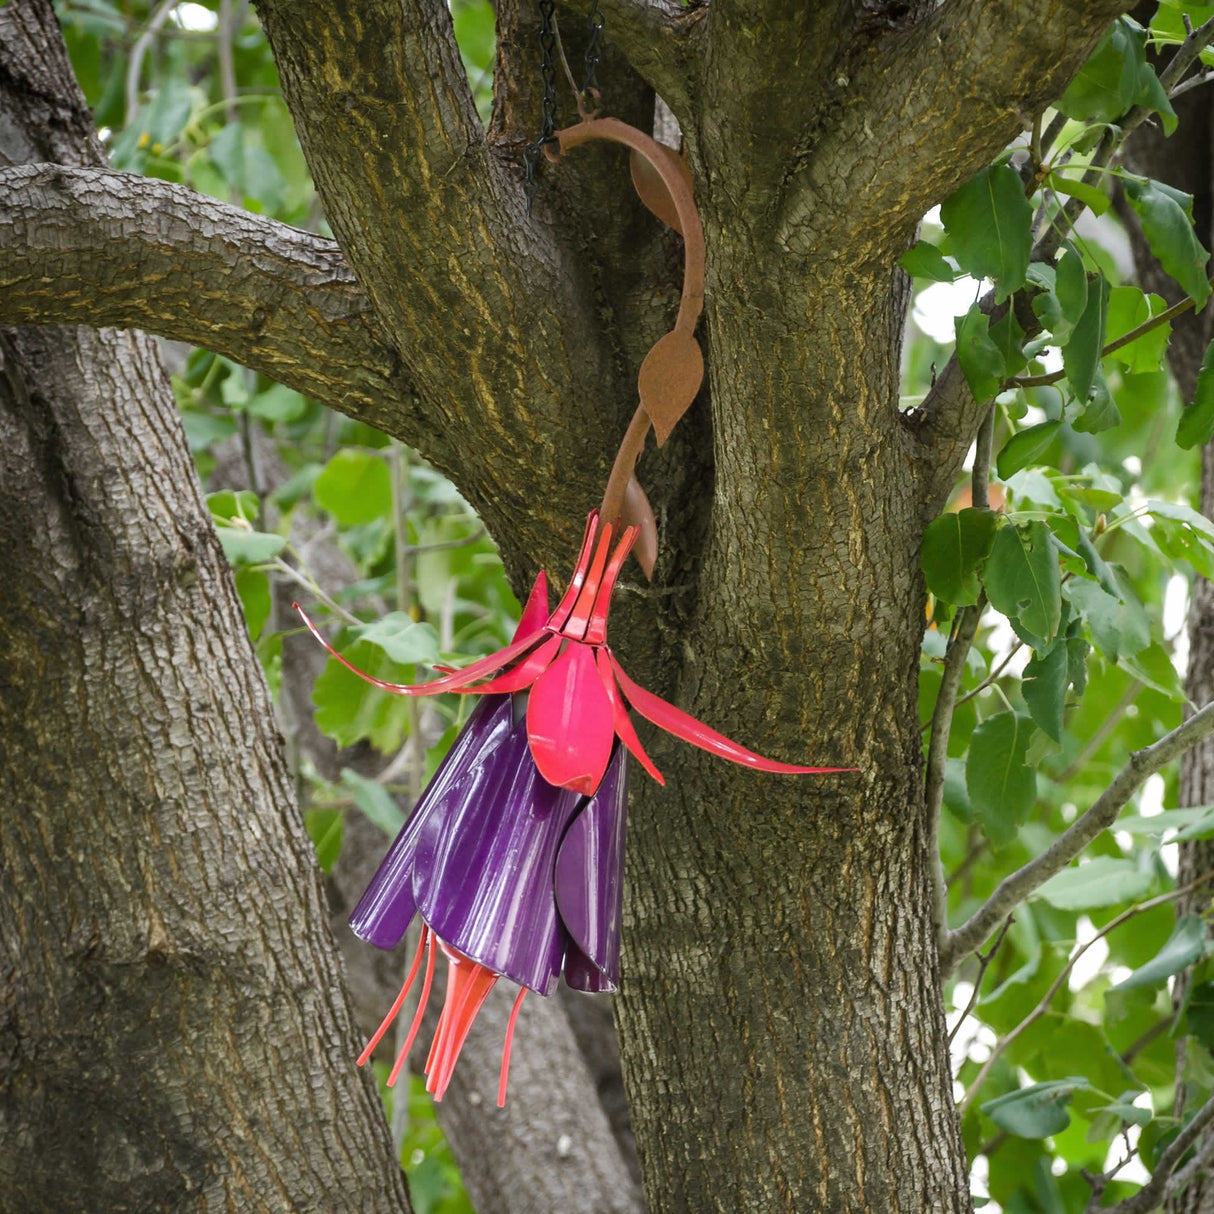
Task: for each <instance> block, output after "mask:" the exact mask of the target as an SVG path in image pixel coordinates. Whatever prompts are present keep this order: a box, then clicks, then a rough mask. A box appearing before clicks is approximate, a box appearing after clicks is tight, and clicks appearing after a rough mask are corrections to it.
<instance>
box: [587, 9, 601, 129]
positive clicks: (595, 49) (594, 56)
mask: <svg viewBox="0 0 1214 1214" xmlns="http://www.w3.org/2000/svg"><path fill="white" fill-rule="evenodd" d="M602 57H603V10H602V9H601V8H600V7H599V0H594V8H592V9H591V10H590V41H589V42H587V43H586V79H585V81H584V82H583V83H582V96H583V97H584V98H586V102H585V104H586V105H587V107H589V108H596V107H593V105H592V103H593V102H596V101H597V99H598V94H599V77H598V70H599V60H600V59H601V58H602ZM592 90H593V92H592Z"/></svg>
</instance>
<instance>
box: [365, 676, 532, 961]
mask: <svg viewBox="0 0 1214 1214" xmlns="http://www.w3.org/2000/svg"><path fill="white" fill-rule="evenodd" d="M510 725H511V720H510V697H509V696H486V697H485V698H484V699H483V700H481V701H480V702H479V703H478V704H477V706H476V708H475V709H473V711H472V713H471V715H470V716H469V718H468V720H467V722H466V724H465V725H464V728H463V729H462V730H461V731H460V734H459V737H457V738H456V739H455V742H454V743H453V744H452V746H451V749H450V750H449V751H448V752H447V754H446V757H445V758H444V759H443V761H442V763H441V764H439V768H438V770H437V771H436V772H435V773H434V778H433V779H432V780H431V781H430V783H429V784H427V785H426V789H425V791H424V792H423V793H422V795H421V796H420V797H419V798H418V801H417V804H416V805H415V806H414V808H413V813H412V814H410V816H409V820H408V822H406V823H405V825H404V827H403V828H402V829H401V831H400V833H399V834H398V835H397V836H396V841H395V842H394V843H393V844H392V847H391V848H390V849H389V851H388V854H387V855H386V856H385V857H384V860H383V863H382V864H380V866H379V868H378V870H377V871H376V873H375V876H374V877H373V878H372V879H371V884H370V885H368V886H367V888H366V890H365V891H364V893H363V896H362V897H361V898H360V899H359V900H358V905H357V906H356V907H355V908H354V913H353V914H352V915H351V916H350V927H351V929H352V930H353V932H354V934H355V935H356V936H358V937H359V938H360V939H361V940H366V941H367V943H368V944H374V945H376V946H377V947H378V948H395V947H396V946H397V945H398V944H399V943H400V941H401V940H402V939H403V937H404V934H405V929H406V928H407V927H408V926H409V924H410V922H411V921H412V919H413V916H414V915H415V914H416V913H417V903H416V902H415V900H414V897H413V860H414V856H415V855H416V853H417V839H418V834H419V831H420V829H421V827H422V825H423V823H425V822H426V820H427V818H428V817H429V816H430V815H431V814H438V815H439V816H440V817H443V816H445V814H446V812H447V809H448V808H449V806H450V805H451V803H452V802H453V801H456V800H457V799H458V798H459V797H460V796H461V795H462V793H461V792H460V786H461V785H462V784H463V782H464V781H465V780H466V779H467V778H468V777H469V775H470V774H471V773H472V772H473V771H475V770H476V769H477V768H478V767H480V766H482V765H483V764H485V763H487V762H489V761H490V760H491V758H492V756H493V754H494V752H495V751H496V749H497V747H498V746H500V745H501V744H502V742H504V741H505V740H506V739H507V738H508V737H509V736H510V732H511V729H510Z"/></svg>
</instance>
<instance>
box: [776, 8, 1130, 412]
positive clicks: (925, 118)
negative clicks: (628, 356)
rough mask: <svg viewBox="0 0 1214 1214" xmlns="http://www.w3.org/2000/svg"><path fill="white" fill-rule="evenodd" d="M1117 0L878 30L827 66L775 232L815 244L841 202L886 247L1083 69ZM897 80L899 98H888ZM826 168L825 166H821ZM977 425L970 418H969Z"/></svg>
mask: <svg viewBox="0 0 1214 1214" xmlns="http://www.w3.org/2000/svg"><path fill="white" fill-rule="evenodd" d="M1124 8H1125V5H1124V4H1122V3H1118V2H1117V0H1069V2H1068V3H1062V4H1059V3H1054V2H1053V0H1026V2H1024V3H1018V4H988V3H984V2H983V0H950V2H949V3H946V4H944V5H942V6H940V7H939V8H937V9H935V10H928V14H929V15H927V16H925V17H924V18H923V19H922V20H918V21H916V22H914V23H913V24H911V25H910V26H909V27H908V28H905V29H895V30H893V31H892V32H890V33H888V34H886V36H884V37H878V38H873V39H872V40H871V42H870V45H869V47H868V49H867V52H866V54H865V56H864V58H863V59H862V60H861V61H860V62H859V63H857V64H854V65H852V64H847V65H845V66H844V67H842V68H832V69H831V72H830V77H831V81H830V84H831V91H832V94H833V95H832V97H831V103H832V106H833V107H834V109H835V110H836V111H837V113H835V114H832V118H835V119H836V120H834V121H832V122H831V124H830V125H829V127H828V128H826V129H825V130H824V129H822V116H821V114H820V113H810V114H808V115H806V121H805V124H804V127H803V133H802V135H801V136H800V140H799V142H800V145H801V147H802V148H803V149H804V150H803V152H802V156H803V159H804V166H805V167H804V168H803V169H802V170H801V171H800V172H798V173H797V174H795V175H794V177H793V178H792V182H793V185H794V187H795V188H792V189H790V190H789V191H788V193H787V196H786V202H785V205H784V207H783V210H782V214H781V216H780V222H779V227H778V239H779V240H780V241H781V243H782V244H783V245H784V246H786V247H787V248H789V249H790V250H792V251H798V250H801V249H805V250H807V251H808V249H809V248H811V247H813V246H814V239H813V238H814V236H815V235H816V226H817V225H816V224H815V215H816V214H818V213H820V212H822V211H826V212H828V213H830V212H834V211H844V210H845V211H846V212H847V213H848V215H849V216H852V217H854V224H852V223H849V224H848V225H847V229H846V230H847V232H848V234H849V236H850V235H851V233H853V232H854V231H864V230H868V231H869V232H870V233H871V234H872V238H873V239H875V240H880V241H883V242H887V243H886V245H885V248H883V250H882V251H883V253H885V252H887V251H888V250H889V249H893V248H898V249H899V251H900V249H901V248H904V247H905V241H906V238H907V236H908V235H909V233H910V231H911V228H912V226H913V225H914V224H915V223H917V222H918V221H919V219H920V217H921V216H922V215H923V214H924V212H925V211H927V209H928V208H929V207H930V206H931V205H932V204H933V203H936V202H939V201H940V200H941V199H943V198H946V197H948V195H949V194H951V193H952V192H953V191H954V190H955V189H956V188H957V187H958V186H959V185H961V183H962V182H963V181H965V180H966V178H968V177H969V176H971V175H972V174H973V172H974V171H975V170H976V169H978V168H980V167H981V166H982V165H983V164H985V163H986V162H987V161H989V160H990V159H991V157H993V156H994V155H995V154H996V153H997V152H998V151H999V150H1000V149H1001V148H1003V147H1005V146H1006V145H1007V143H1008V142H1009V141H1010V140H1011V139H1013V138H1015V136H1016V135H1018V134H1019V133H1020V132H1022V131H1024V130H1027V129H1028V127H1029V126H1030V124H1031V122H1032V116H1033V115H1034V114H1035V113H1037V112H1038V111H1039V110H1040V109H1041V108H1042V107H1044V106H1045V105H1046V104H1048V103H1049V102H1050V101H1052V100H1053V99H1054V98H1055V97H1057V96H1058V95H1059V94H1060V93H1061V92H1062V91H1063V89H1064V88H1065V87H1066V85H1067V83H1068V82H1069V81H1070V79H1071V78H1072V76H1074V74H1075V73H1076V71H1078V69H1079V68H1080V66H1081V65H1082V64H1083V62H1084V60H1085V59H1086V58H1087V56H1088V54H1089V53H1090V52H1091V49H1092V47H1093V46H1094V45H1095V43H1096V41H1097V39H1098V38H1099V37H1100V34H1101V32H1102V31H1103V29H1104V27H1105V25H1107V23H1108V22H1109V21H1110V20H1112V18H1114V17H1115V16H1116V15H1117V14H1118V13H1119V12H1121V11H1122V10H1123V9H1124ZM893 80H897V81H898V86H899V96H898V104H897V105H895V106H891V105H889V104H887V102H886V98H887V96H888V92H889V88H890V83H891V81H893ZM827 170H828V171H827ZM975 424H976V423H975Z"/></svg>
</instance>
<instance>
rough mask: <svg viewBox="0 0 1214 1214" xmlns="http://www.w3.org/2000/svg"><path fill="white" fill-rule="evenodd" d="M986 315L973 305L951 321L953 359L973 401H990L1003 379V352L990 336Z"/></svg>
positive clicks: (988, 320) (988, 318) (988, 321)
mask: <svg viewBox="0 0 1214 1214" xmlns="http://www.w3.org/2000/svg"><path fill="white" fill-rule="evenodd" d="M989 325H990V317H989V316H987V315H986V314H985V313H984V312H983V311H982V310H981V309H980V308H979V307H978V305H977V304H974V306H973V307H972V308H970V310H969V311H968V312H967V313H966V314H965V315H964V316H958V317H957V318H956V319H955V320H954V321H953V327H954V329H955V330H956V333H957V361H958V362H959V363H960V364H961V371H962V373H963V374H964V375H965V382H966V383H967V384H969V386H970V391H971V392H972V393H973V394H974V399H975V400H976V401H984V400H990V399H991V397H993V396H994V395H995V394H996V393H997V392H998V391H999V385H1000V384H1001V383H1002V382H1003V354H1002V353H1001V351H1000V349H999V347H998V346H997V345H995V343H994V341H993V340H992V339H991V335H990V332H989V330H988V326H989Z"/></svg>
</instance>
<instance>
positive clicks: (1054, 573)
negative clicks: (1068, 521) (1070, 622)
mask: <svg viewBox="0 0 1214 1214" xmlns="http://www.w3.org/2000/svg"><path fill="white" fill-rule="evenodd" d="M983 581H984V583H985V585H986V593H987V597H988V598H989V599H990V601H991V606H992V607H994V608H995V610H996V611H1002V612H1003V614H1004V615H1006V616H1007V617H1008V618H1009V619H1019V620H1020V621H1021V622H1022V623H1023V624H1024V626H1025V628H1027V629H1028V630H1029V632H1031V633H1033V634H1034V635H1035V636H1038V637H1041V638H1043V639H1044V640H1046V641H1049V640H1051V639H1052V638H1053V636H1054V634H1055V633H1056V632H1057V631H1058V624H1059V621H1060V620H1061V618H1062V596H1061V593H1060V589H1059V587H1060V576H1059V572H1058V558H1057V557H1056V556H1055V555H1054V547H1053V545H1052V544H1051V543H1050V532H1049V528H1048V527H1046V525H1045V524H1044V523H1042V522H1031V523H1028V524H1027V525H1025V526H1021V527H1017V526H1014V525H1013V526H1009V527H1002V528H1000V530H999V532H998V534H997V535H996V536H995V542H994V544H993V545H992V546H991V554H990V556H989V557H988V558H987V561H986V569H985V571H984V573H983Z"/></svg>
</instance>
